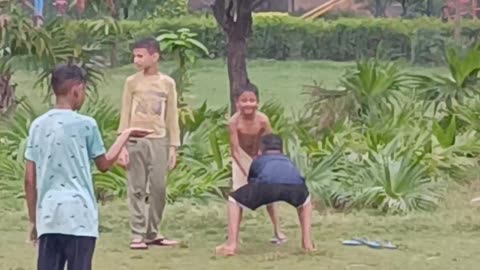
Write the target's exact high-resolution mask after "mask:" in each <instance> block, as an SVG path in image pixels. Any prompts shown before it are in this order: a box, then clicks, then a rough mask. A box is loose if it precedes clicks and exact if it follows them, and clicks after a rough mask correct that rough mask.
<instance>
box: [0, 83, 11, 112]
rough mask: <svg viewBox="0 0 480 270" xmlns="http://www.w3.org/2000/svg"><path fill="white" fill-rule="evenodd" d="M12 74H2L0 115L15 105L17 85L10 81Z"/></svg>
mask: <svg viewBox="0 0 480 270" xmlns="http://www.w3.org/2000/svg"><path fill="white" fill-rule="evenodd" d="M10 78H11V75H10V74H0V116H1V114H4V113H7V112H8V111H10V110H12V109H13V108H14V106H15V85H12V84H11V83H10Z"/></svg>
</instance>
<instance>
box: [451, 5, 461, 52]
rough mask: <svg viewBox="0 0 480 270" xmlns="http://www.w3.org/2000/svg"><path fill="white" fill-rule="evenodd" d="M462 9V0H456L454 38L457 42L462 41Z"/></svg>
mask: <svg viewBox="0 0 480 270" xmlns="http://www.w3.org/2000/svg"><path fill="white" fill-rule="evenodd" d="M460 12H461V10H460V0H455V29H454V32H453V36H454V39H455V41H456V42H457V43H459V42H460V35H461V31H462V25H461V23H462V15H461V13H460Z"/></svg>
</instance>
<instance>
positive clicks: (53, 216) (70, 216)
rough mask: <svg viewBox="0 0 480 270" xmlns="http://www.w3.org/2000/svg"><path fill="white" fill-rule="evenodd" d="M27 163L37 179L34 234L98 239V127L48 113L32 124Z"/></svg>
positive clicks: (77, 116) (75, 117)
mask: <svg viewBox="0 0 480 270" xmlns="http://www.w3.org/2000/svg"><path fill="white" fill-rule="evenodd" d="M26 147H27V148H26V151H25V158H26V159H27V160H30V161H33V162H35V165H36V174H37V220H36V222H37V224H36V226H37V232H38V236H39V237H40V236H41V235H42V234H51V233H56V234H66V235H75V236H89V237H98V209H97V203H96V199H95V193H94V187H93V186H94V185H93V180H92V172H91V165H92V160H93V159H94V158H96V157H98V156H100V155H103V154H105V147H104V145H103V140H102V137H101V135H100V131H99V130H98V126H97V122H96V121H95V120H94V119H93V118H90V117H87V116H83V115H81V114H78V113H76V112H74V111H71V110H61V109H52V110H50V111H48V112H47V113H45V114H43V115H42V116H40V117H38V118H37V119H35V121H33V123H32V125H31V127H30V132H29V137H28V140H27V146H26Z"/></svg>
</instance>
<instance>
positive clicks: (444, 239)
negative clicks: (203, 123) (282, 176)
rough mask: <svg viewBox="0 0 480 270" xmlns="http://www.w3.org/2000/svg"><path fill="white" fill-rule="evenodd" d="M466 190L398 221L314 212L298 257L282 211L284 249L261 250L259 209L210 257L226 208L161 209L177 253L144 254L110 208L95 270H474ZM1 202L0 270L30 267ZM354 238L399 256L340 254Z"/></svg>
mask: <svg viewBox="0 0 480 270" xmlns="http://www.w3.org/2000/svg"><path fill="white" fill-rule="evenodd" d="M473 195H474V194H473V192H472V191H471V190H468V191H467V190H466V191H464V192H457V193H453V194H451V197H450V198H449V200H448V202H447V203H446V205H445V206H444V207H442V209H439V210H437V211H436V212H433V213H416V214H412V215H407V216H403V217H399V216H389V217H385V216H381V215H375V214H373V213H370V214H369V213H367V212H366V211H362V212H357V213H349V214H341V213H328V212H325V211H318V212H315V213H314V224H313V233H314V239H315V242H316V245H317V249H318V251H317V252H315V253H313V254H311V255H303V254H302V253H301V252H300V249H299V246H300V238H299V237H300V233H299V230H298V227H297V220H296V213H295V210H294V209H292V208H290V207H288V206H287V205H283V204H282V206H281V210H280V214H281V218H282V226H283V228H284V230H285V232H286V233H287V235H288V237H289V240H290V241H289V242H287V243H286V244H284V245H283V246H273V245H271V244H270V243H268V240H269V239H270V237H271V235H272V233H271V225H270V223H269V219H268V216H267V215H266V210H265V209H260V210H259V211H257V212H247V214H246V215H245V216H246V220H245V222H244V223H243V224H242V231H241V239H242V241H243V245H242V246H241V247H240V250H239V255H238V256H237V257H233V258H219V257H215V256H213V250H214V248H215V246H216V245H217V244H219V243H221V242H222V241H223V240H224V237H225V233H226V227H225V226H226V220H225V206H224V204H222V203H216V202H212V203H210V204H209V205H208V206H198V205H194V204H190V203H187V202H184V203H177V204H174V205H170V206H168V207H167V212H166V215H165V220H164V228H163V232H164V233H165V234H167V235H168V236H169V237H174V238H177V239H180V240H182V241H183V244H182V245H181V246H180V247H176V248H154V249H150V250H148V251H130V250H129V249H128V243H129V242H128V241H129V235H128V232H129V226H128V218H127V217H128V210H127V206H126V203H125V202H122V201H117V202H114V203H110V204H108V205H106V206H102V207H101V208H100V212H101V231H102V233H101V238H100V239H99V241H98V245H97V249H96V253H95V261H94V267H95V268H94V269H97V270H110V269H118V270H127V269H128V270H137V269H138V270H141V269H175V270H183V269H185V270H187V269H188V270H190V269H209V270H213V269H219V270H220V269H222V270H224V269H285V270H287V269H290V268H294V269H389V270H390V269H391V270H394V269H398V270H400V269H401V270H405V269H411V270H427V269H429V270H451V269H462V270H475V269H478V264H479V263H480V261H479V258H478V251H479V247H478V243H479V242H478V241H479V239H480V211H479V208H474V207H472V206H470V205H469V199H470V198H471V197H472V196H473ZM2 198H4V199H1V200H0V215H1V216H2V219H1V221H0V241H1V243H2V245H1V247H0V269H2V270H10V269H11V270H20V269H23V270H30V269H32V270H33V269H36V268H35V260H36V252H35V249H34V248H33V247H32V246H31V245H28V244H26V243H25V241H24V240H25V239H26V232H25V228H26V227H27V226H26V225H27V219H26V216H25V214H24V213H25V210H24V209H23V205H24V204H23V201H21V200H18V199H10V200H7V199H5V196H4V194H3V195H2ZM354 236H365V237H370V238H371V239H389V240H392V241H393V242H394V243H395V244H397V245H398V246H399V249H398V250H375V249H370V248H368V247H364V246H362V247H347V246H342V245H341V240H344V239H349V238H350V237H354Z"/></svg>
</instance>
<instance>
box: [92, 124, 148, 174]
mask: <svg viewBox="0 0 480 270" xmlns="http://www.w3.org/2000/svg"><path fill="white" fill-rule="evenodd" d="M90 130H91V131H92V133H91V134H90V136H89V137H88V138H87V144H88V153H89V155H90V158H91V159H94V160H95V165H96V166H97V168H98V170H99V171H101V172H106V171H108V170H110V168H112V166H113V165H114V164H115V162H116V161H117V159H118V156H119V155H120V153H121V152H122V150H123V148H124V146H125V144H126V143H127V141H128V139H129V138H130V137H144V136H146V135H148V134H151V133H152V131H151V130H145V129H141V128H127V129H125V130H123V132H122V133H120V136H118V137H117V139H116V140H115V142H114V143H113V145H112V146H111V147H110V149H109V150H108V152H106V151H105V147H104V146H103V139H102V135H101V134H100V130H99V129H98V126H97V124H96V122H95V123H93V126H92V127H91V128H90Z"/></svg>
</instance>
